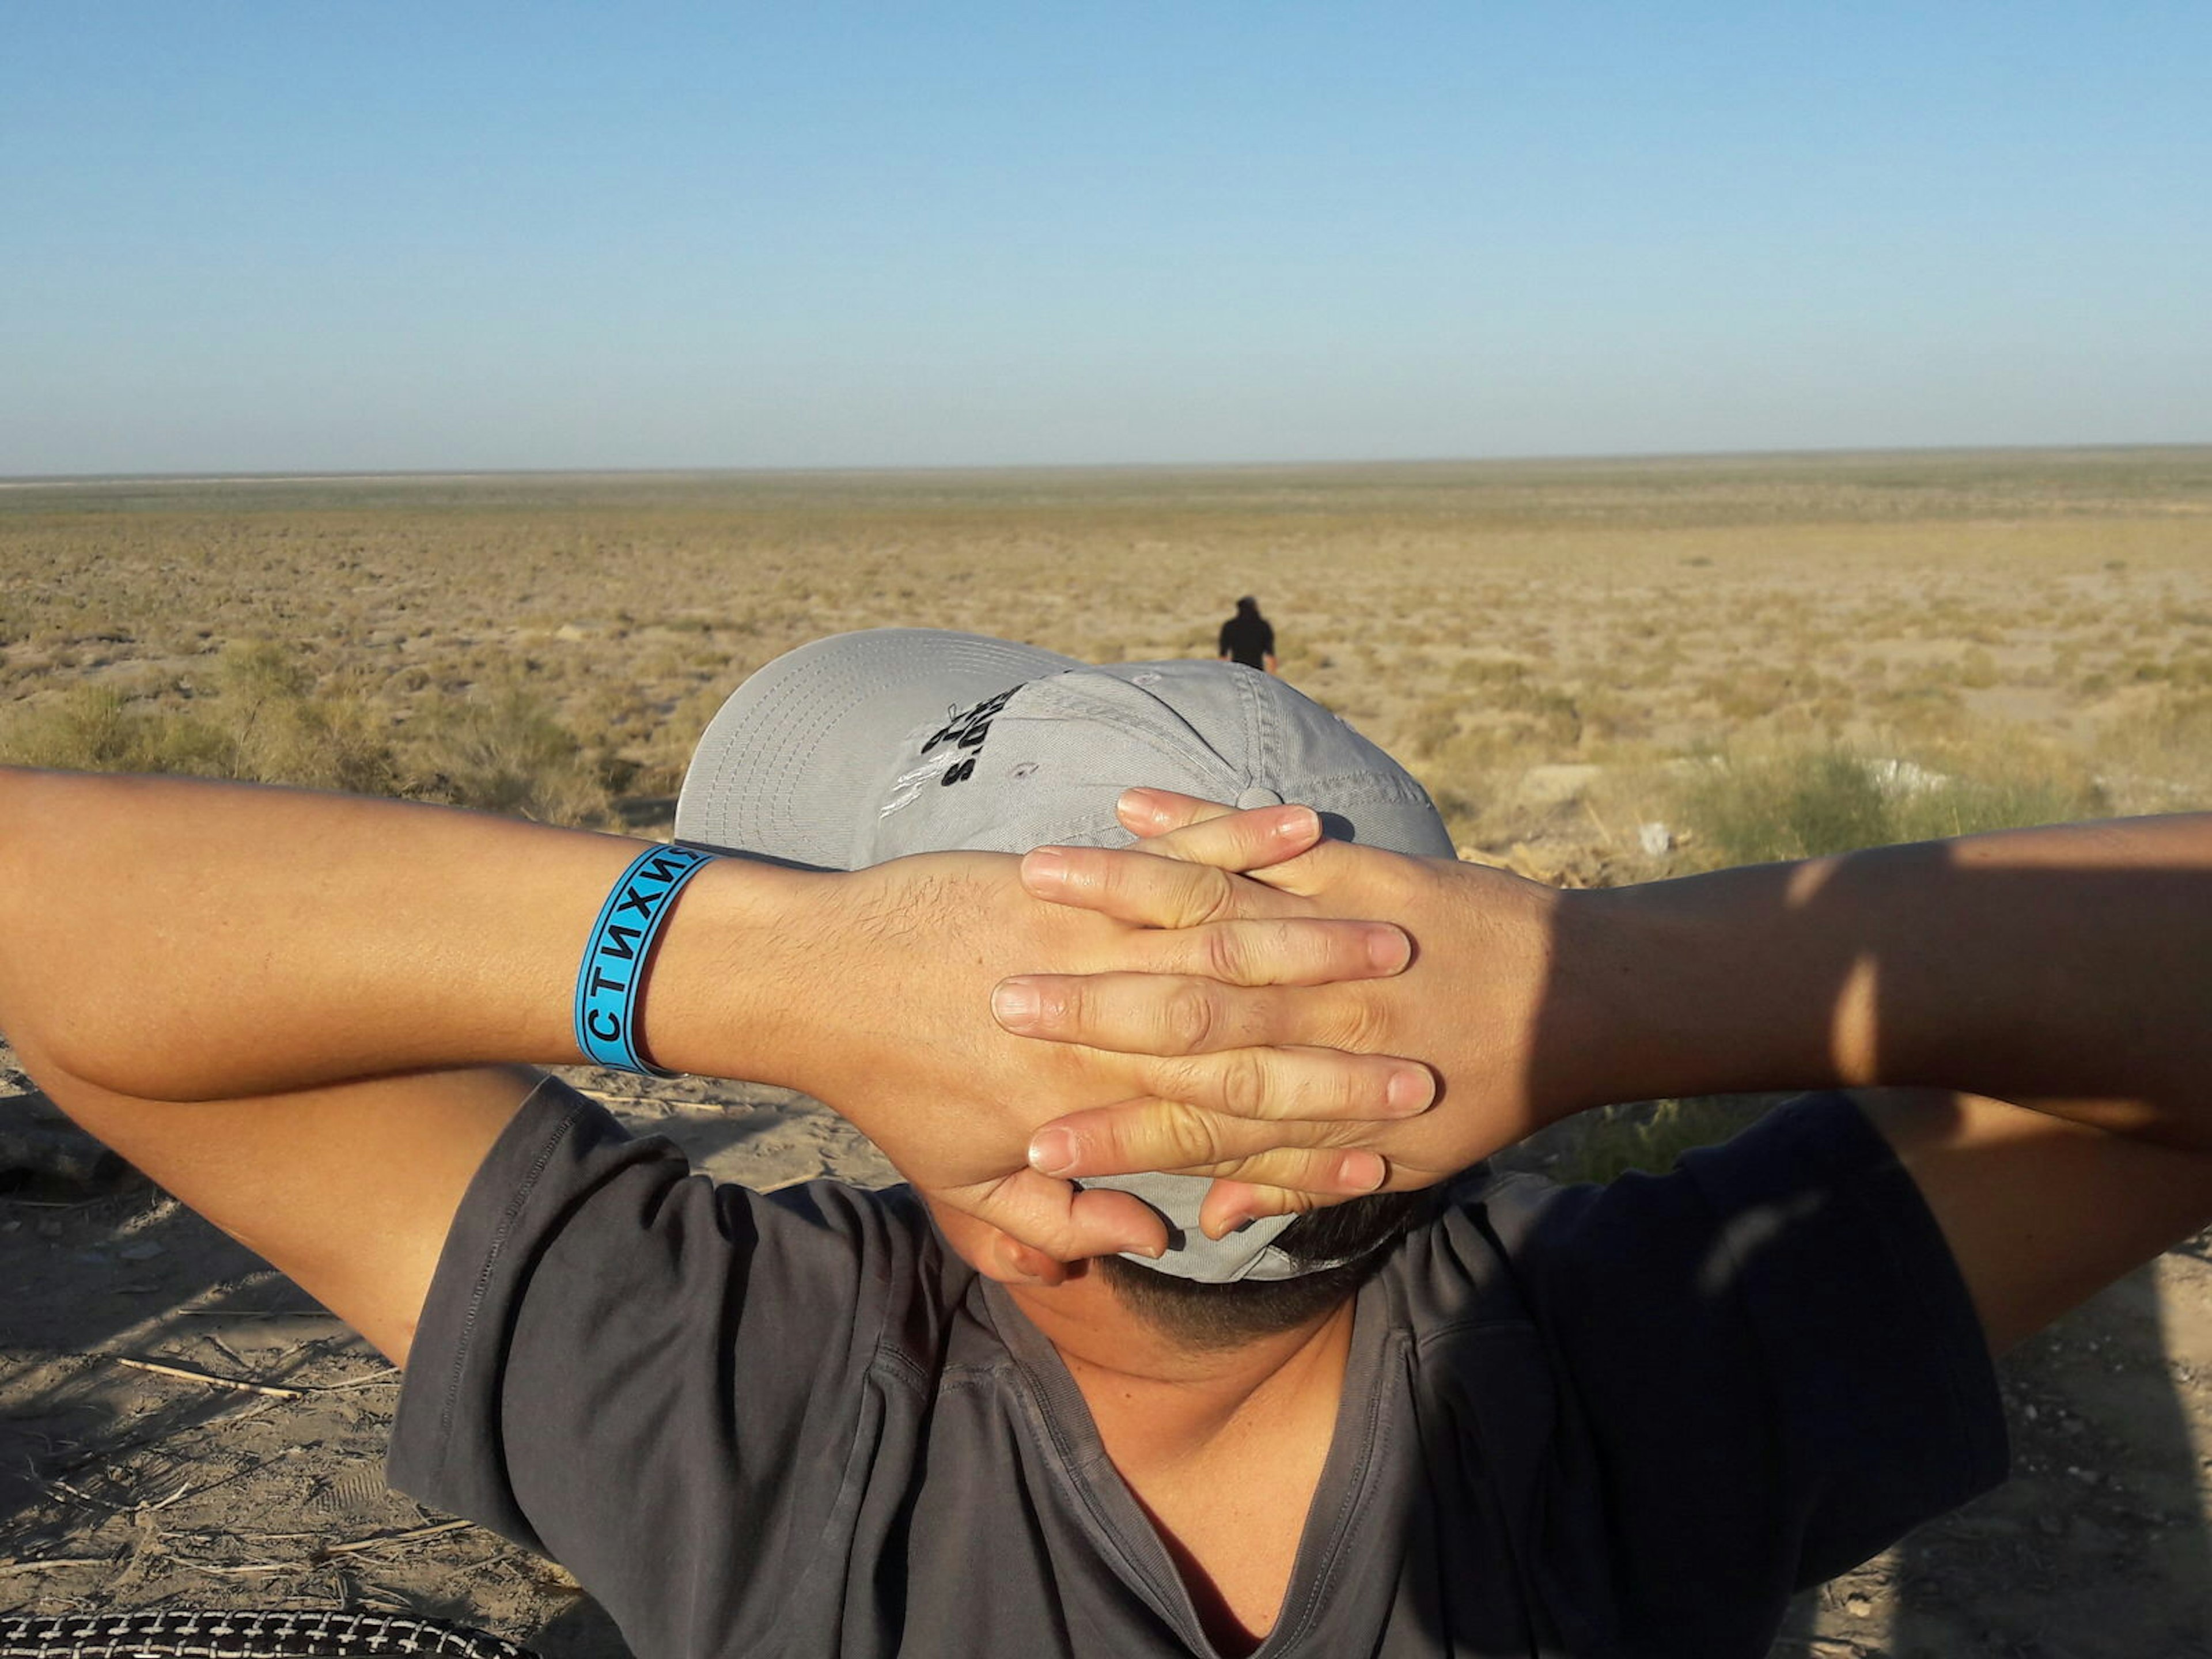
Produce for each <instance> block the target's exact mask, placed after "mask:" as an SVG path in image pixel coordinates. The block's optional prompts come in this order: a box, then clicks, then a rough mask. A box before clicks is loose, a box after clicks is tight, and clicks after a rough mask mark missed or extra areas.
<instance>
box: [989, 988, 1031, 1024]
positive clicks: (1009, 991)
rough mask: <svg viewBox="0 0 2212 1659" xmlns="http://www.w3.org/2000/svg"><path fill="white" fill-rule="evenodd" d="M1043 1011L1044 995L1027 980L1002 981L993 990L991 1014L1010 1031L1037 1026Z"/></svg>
mask: <svg viewBox="0 0 2212 1659" xmlns="http://www.w3.org/2000/svg"><path fill="white" fill-rule="evenodd" d="M1043 1009H1044V997H1043V995H1042V994H1041V993H1040V992H1039V991H1038V990H1037V987H1036V986H1034V985H1032V984H1030V982H1029V981H1027V980H1021V979H1006V980H1000V981H999V983H998V984H997V985H996V986H994V987H992V991H991V1012H992V1013H993V1014H994V1015H995V1016H997V1018H998V1021H999V1024H1001V1025H1003V1026H1006V1028H1007V1029H1008V1030H1016V1029H1019V1028H1022V1027H1026V1026H1030V1025H1034V1024H1036V1022H1037V1016H1038V1015H1039V1014H1040V1013H1042V1012H1043Z"/></svg>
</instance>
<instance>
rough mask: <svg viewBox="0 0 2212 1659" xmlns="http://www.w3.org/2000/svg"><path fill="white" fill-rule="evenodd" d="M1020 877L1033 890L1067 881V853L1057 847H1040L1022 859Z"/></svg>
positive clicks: (1062, 884) (1064, 883)
mask: <svg viewBox="0 0 2212 1659" xmlns="http://www.w3.org/2000/svg"><path fill="white" fill-rule="evenodd" d="M1022 879H1023V881H1024V882H1025V883H1027V884H1028V885H1029V888H1030V891H1032V892H1035V891H1036V890H1037V889H1038V888H1040V887H1060V886H1064V885H1066V881H1067V854H1066V853H1063V852H1062V851H1060V848H1057V847H1040V848H1036V851H1034V852H1032V853H1030V854H1027V855H1026V856H1024V858H1023V860H1022Z"/></svg>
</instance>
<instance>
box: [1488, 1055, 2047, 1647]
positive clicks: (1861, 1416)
mask: <svg viewBox="0 0 2212 1659" xmlns="http://www.w3.org/2000/svg"><path fill="white" fill-rule="evenodd" d="M1510 1249H1512V1251H1513V1254H1514V1256H1515V1259H1516V1272H1517V1274H1518V1276H1519V1277H1520V1278H1521V1279H1522V1283H1523V1285H1524V1291H1525V1294H1526V1295H1527V1296H1528V1298H1529V1301H1530V1303H1531V1305H1532V1310H1533V1313H1534V1318H1535V1320H1536V1322H1537V1323H1538V1325H1539V1326H1540V1328H1541V1330H1542V1333H1543V1336H1544V1339H1545V1340H1546V1341H1547V1345H1548V1346H1550V1347H1551V1349H1552V1350H1553V1356H1554V1365H1555V1368H1556V1370H1558V1372H1559V1374H1560V1376H1561V1378H1562V1383H1563V1400H1562V1405H1563V1413H1562V1422H1561V1425H1560V1428H1561V1431H1560V1435H1559V1463H1560V1467H1559V1472H1558V1473H1559V1486H1558V1487H1557V1489H1556V1490H1555V1494H1554V1495H1555V1498H1556V1499H1557V1500H1558V1501H1556V1502H1555V1503H1554V1504H1553V1509H1552V1513H1551V1515H1550V1516H1549V1526H1550V1528H1551V1530H1552V1533H1553V1538H1552V1547H1551V1548H1550V1549H1549V1550H1548V1551H1547V1557H1548V1559H1549V1562H1550V1564H1551V1567H1552V1570H1553V1571H1554V1572H1555V1573H1556V1574H1557V1575H1559V1577H1562V1578H1567V1579H1571V1578H1574V1577H1577V1576H1580V1575H1587V1574H1589V1573H1593V1572H1601V1573H1602V1574H1604V1576H1605V1577H1606V1579H1607V1582H1606V1583H1602V1584H1600V1583H1580V1584H1575V1583H1566V1584H1563V1585H1561V1586H1560V1587H1559V1594H1558V1595H1555V1596H1554V1597H1553V1598H1551V1599H1553V1601H1555V1603H1557V1604H1559V1605H1562V1606H1565V1607H1576V1606H1580V1607H1585V1608H1597V1607H1604V1608H1607V1609H1610V1610H1611V1613H1612V1614H1613V1617H1615V1618H1617V1619H1618V1620H1620V1621H1621V1623H1622V1624H1623V1625H1624V1626H1626V1627H1627V1628H1626V1630H1616V1631H1614V1632H1609V1634H1611V1635H1613V1636H1614V1637H1620V1636H1622V1635H1626V1634H1628V1633H1630V1632H1634V1631H1642V1632H1674V1633H1675V1634H1677V1635H1679V1634H1680V1633H1681V1632H1686V1631H1690V1630H1695V1629H1699V1628H1700V1627H1702V1628H1703V1630H1704V1632H1705V1637H1704V1638H1701V1639H1707V1640H1710V1641H1711V1644H1712V1645H1711V1646H1710V1647H1707V1648H1705V1649H1703V1650H1704V1651H1708V1652H1717V1651H1727V1650H1732V1649H1731V1648H1730V1647H1729V1644H1730V1643H1731V1642H1732V1641H1735V1640H1737V1639H1739V1638H1741V1639H1743V1640H1747V1641H1750V1640H1756V1639H1757V1636H1758V1632H1759V1630H1760V1629H1761V1628H1762V1627H1763V1628H1764V1629H1765V1630H1766V1631H1767V1632H1770V1633H1771V1629H1772V1626H1773V1621H1774V1620H1777V1619H1778V1617H1779V1615H1780V1612H1781V1608H1782V1606H1783V1603H1784V1601H1785V1600H1786V1598H1787V1597H1788V1595H1790V1593H1791V1592H1792V1591H1793V1590H1794V1589H1797V1588H1799V1587H1802V1585H1805V1584H1809V1583H1817V1582H1819V1581H1820V1580H1823V1579H1826V1578H1830V1577H1834V1576H1835V1575H1837V1574H1838V1573H1840V1572H1843V1571H1847V1570H1848V1569H1850V1567H1852V1566H1854V1565H1857V1563H1859V1562H1861V1561H1863V1560H1864V1559H1867V1558H1868V1557H1869V1556H1871V1555H1874V1554H1876V1553H1879V1552H1881V1550H1882V1549H1884V1548H1886V1547H1888V1546H1889V1545H1890V1544H1891V1543H1893V1541H1896V1540H1897V1539H1898V1538H1899V1537H1901V1536H1902V1535H1903V1534H1905V1533H1906V1532H1907V1531H1909V1530H1910V1529H1911V1528H1913V1527H1915V1526H1917V1525H1918V1524H1919V1523H1920V1522H1923V1521H1925V1520H1928V1519H1929V1518H1931V1517H1932V1516H1936V1515H1939V1514H1942V1512H1944V1511H1945V1510H1949V1509H1952V1508H1954V1507H1955V1506H1957V1505H1958V1504H1961V1503H1964V1502H1965V1501H1966V1500H1967V1499H1968V1498H1972V1497H1974V1496H1976V1495H1977V1494H1978V1493H1980V1492H1984V1491H1986V1490H1987V1489H1989V1488H1990V1487H1991V1486H1995V1485H1996V1484H1997V1483H1998V1482H1999V1481H2001V1480H2002V1479H2003V1478H2004V1474H2005V1466H2006V1443H2005V1433H2004V1425H2003V1416H2002V1408H2001V1407H2000V1404H1999V1400H1998V1395H1997V1389H1996V1377H1995V1374H1994V1371H1993V1369H1992V1367H1991V1364H1990V1355H1989V1351H1988V1347H1987V1345H1986V1343H1985V1341H1984V1338H1983V1335H1982V1330H1981V1326H1980V1322H1979V1321H1978V1318H1977V1316H1976V1315H1975V1313H1974V1310H1973V1306H1972V1302H1971V1300H1970V1299H1969V1297H1968V1296H1967V1292H1966V1286H1965V1285H1964V1283H1963V1281H1962V1280H1961V1279H1960V1274H1959V1272H1958V1268H1957V1266H1956V1264H1955V1263H1954V1261H1953V1260H1952V1257H1951V1253H1950V1249H1949V1247H1948V1245H1947V1244H1946V1243H1945V1242H1944V1239H1943V1237H1942V1231H1940V1229H1939V1228H1938V1227H1937V1225H1936V1221H1935V1218H1933V1216H1932V1215H1930V1213H1929V1210H1928V1207H1927V1206H1926V1204H1925V1203H1924V1202H1923V1200H1922V1199H1921V1196H1920V1193H1919V1189H1918V1188H1917V1187H1916V1186H1915V1185H1914V1183H1913V1181H1912V1178H1911V1176H1910V1175H1909V1174H1908V1173H1907V1172H1906V1171H1905V1169H1904V1168H1903V1167H1902V1166H1901V1165H1900V1164H1899V1163H1898V1161H1897V1159H1896V1158H1895V1156H1894V1155H1893V1152H1892V1151H1891V1149H1890V1147H1889V1145H1888V1143H1887V1141H1885V1140H1884V1139H1882V1138H1881V1135H1880V1133H1878V1132H1876V1131H1875V1128H1874V1127H1873V1126H1872V1125H1871V1124H1869V1122H1868V1121H1867V1120H1866V1118H1865V1117H1864V1115H1863V1114H1861V1113H1860V1111H1859V1110H1858V1109H1857V1107H1856V1106H1855V1105H1853V1104H1852V1103H1850V1101H1849V1100H1848V1099H1846V1098H1845V1097H1842V1096H1840V1095H1833V1094H1830V1095H1821V1096H1810V1097H1806V1098H1804V1099H1802V1100H1799V1101H1796V1102H1793V1103H1790V1104H1789V1105H1787V1106H1785V1107H1783V1108H1781V1109H1778V1110H1777V1111H1775V1112H1772V1113H1771V1114H1769V1115H1767V1116H1766V1117H1765V1118H1764V1119H1763V1120H1761V1121H1759V1123H1758V1124H1756V1125H1754V1126H1753V1127H1751V1128H1749V1129H1748V1130H1747V1131H1745V1132H1744V1133H1741V1134H1739V1135H1738V1136H1736V1137H1735V1139H1732V1140H1730V1141H1729V1142H1728V1143H1727V1144H1726V1145H1725V1146H1718V1147H1712V1148H1708V1149H1706V1150H1705V1151H1702V1152H1692V1153H1691V1154H1689V1155H1687V1156H1686V1158H1684V1159H1683V1161H1682V1164H1681V1166H1680V1168H1679V1169H1678V1170H1676V1171H1675V1172H1674V1173H1673V1174H1670V1175H1668V1176H1658V1177H1653V1176H1626V1177H1624V1178H1622V1179H1621V1180H1620V1181H1618V1182H1613V1184H1612V1185H1610V1186H1608V1187H1604V1188H1588V1187H1585V1188H1568V1189H1566V1190H1565V1191H1562V1192H1560V1193H1559V1194H1557V1195H1556V1197H1554V1198H1553V1200H1551V1201H1550V1202H1548V1203H1547V1204H1544V1205H1542V1206H1541V1207H1539V1208H1537V1209H1536V1210H1534V1212H1533V1214H1532V1217H1531V1218H1530V1219H1529V1220H1528V1222H1527V1223H1526V1231H1525V1236H1524V1237H1521V1238H1520V1239H1519V1240H1517V1241H1516V1243H1514V1244H1512V1245H1511V1246H1510ZM1578 1494H1594V1495H1595V1502H1590V1501H1582V1499H1581V1498H1578V1496H1577V1495H1578ZM1731 1626H1734V1628H1730V1627H1731ZM1667 1650H1668V1651H1670V1652H1671V1651H1675V1650H1676V1649H1675V1648H1674V1647H1671V1646H1670V1647H1668V1648H1667ZM1680 1650H1681V1651H1691V1650H1692V1649H1690V1648H1682V1649H1680Z"/></svg>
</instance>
